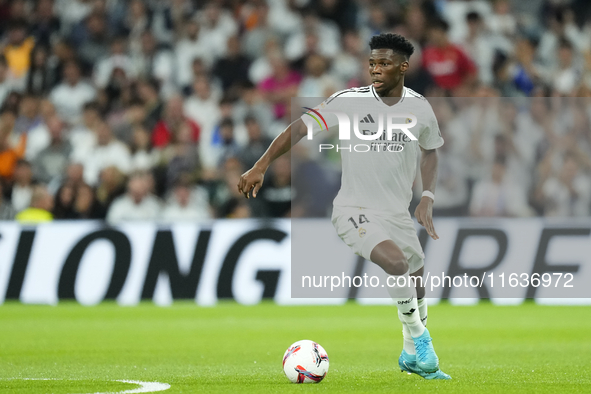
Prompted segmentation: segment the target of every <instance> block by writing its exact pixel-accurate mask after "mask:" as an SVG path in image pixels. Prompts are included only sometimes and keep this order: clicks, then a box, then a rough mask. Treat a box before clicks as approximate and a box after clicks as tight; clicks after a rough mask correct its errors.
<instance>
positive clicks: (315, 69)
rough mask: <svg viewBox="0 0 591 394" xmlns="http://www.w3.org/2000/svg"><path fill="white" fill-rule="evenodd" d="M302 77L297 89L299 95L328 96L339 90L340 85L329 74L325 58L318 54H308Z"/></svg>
mask: <svg viewBox="0 0 591 394" xmlns="http://www.w3.org/2000/svg"><path fill="white" fill-rule="evenodd" d="M305 70H306V72H305V74H304V79H303V80H302V82H301V84H300V88H299V91H298V96H299V97H329V96H331V95H332V94H333V93H334V92H336V91H338V90H341V88H342V86H341V85H340V84H339V82H338V81H337V80H336V78H334V77H333V76H332V75H330V74H329V73H328V72H327V71H328V63H327V61H326V59H325V58H324V57H322V56H320V55H310V56H308V58H307V59H306V65H305Z"/></svg>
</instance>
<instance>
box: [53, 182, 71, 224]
mask: <svg viewBox="0 0 591 394" xmlns="http://www.w3.org/2000/svg"><path fill="white" fill-rule="evenodd" d="M75 197H76V189H75V188H74V185H72V184H71V183H64V184H63V185H62V186H61V187H60V188H59V189H58V190H57V193H56V194H55V206H54V207H53V218H54V219H74V218H75V215H74V210H73V206H74V199H75Z"/></svg>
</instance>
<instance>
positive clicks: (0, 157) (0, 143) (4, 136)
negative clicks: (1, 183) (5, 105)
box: [0, 109, 27, 181]
mask: <svg viewBox="0 0 591 394" xmlns="http://www.w3.org/2000/svg"><path fill="white" fill-rule="evenodd" d="M15 121H16V116H15V113H14V112H13V111H12V110H9V109H5V110H4V111H2V113H0V180H2V179H4V180H7V181H10V180H12V176H13V173H14V171H15V166H16V165H17V162H18V161H19V160H20V159H22V158H23V157H24V156H25V149H26V146H27V136H26V134H20V135H16V134H15V133H13V130H14V123H15Z"/></svg>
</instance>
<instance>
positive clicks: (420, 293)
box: [415, 281, 425, 298]
mask: <svg viewBox="0 0 591 394" xmlns="http://www.w3.org/2000/svg"><path fill="white" fill-rule="evenodd" d="M415 283H416V286H415V287H416V289H417V298H424V297H425V287H424V286H423V285H419V284H418V283H419V282H418V281H415Z"/></svg>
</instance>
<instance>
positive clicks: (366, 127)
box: [301, 85, 443, 216]
mask: <svg viewBox="0 0 591 394" xmlns="http://www.w3.org/2000/svg"><path fill="white" fill-rule="evenodd" d="M335 112H339V113H340V115H336V114H335ZM343 113H344V114H347V115H348V118H349V119H350V130H349V133H348V134H349V138H350V139H339V140H338V147H339V149H338V151H339V152H340V153H341V159H342V178H341V189H340V190H339V192H338V194H337V196H336V198H335V199H334V202H333V204H334V206H335V207H355V208H367V209H374V210H379V211H382V212H384V214H388V215H395V216H398V215H405V216H407V215H408V207H409V205H410V201H411V199H412V184H413V182H414V179H415V177H416V172H417V167H418V156H419V153H420V148H419V147H422V148H423V149H428V150H429V149H435V148H439V147H440V146H442V145H443V138H442V137H441V132H440V131H439V126H438V124H437V119H436V118H435V114H434V113H433V109H432V108H431V105H430V104H429V102H428V101H427V100H426V99H425V98H424V97H423V96H421V95H420V94H418V93H416V92H414V91H413V90H411V89H409V88H406V87H404V88H403V94H402V97H401V99H400V100H399V101H398V103H396V104H394V105H392V106H389V105H387V104H385V103H384V102H383V101H382V99H381V98H380V97H379V96H378V94H377V93H376V91H375V90H374V88H373V86H372V85H370V86H366V87H361V88H353V89H347V90H342V91H340V92H337V93H335V94H333V95H332V96H331V97H329V98H328V99H326V100H325V101H324V102H323V103H322V104H320V105H318V106H316V107H315V108H314V109H313V111H308V113H304V115H302V117H301V119H302V120H303V121H304V122H305V123H306V124H307V125H311V126H309V127H313V130H312V131H313V133H314V138H313V139H314V140H317V141H318V143H319V144H320V143H321V138H320V137H321V135H318V134H319V133H320V132H321V131H324V130H326V129H327V128H328V130H329V131H339V132H342V131H343V130H340V128H339V116H340V118H341V120H342V119H343V116H342V114H343ZM311 115H314V117H316V119H318V121H316V119H314V120H311V118H312V117H311ZM355 121H357V124H355V123H356V122H355ZM391 124H395V125H399V126H400V125H409V126H411V127H409V128H407V129H406V130H407V131H408V133H409V134H412V136H414V137H415V138H414V139H413V138H411V137H410V136H409V135H408V134H406V133H405V132H404V131H403V130H402V128H403V127H399V128H395V127H391ZM380 126H381V128H382V135H381V136H380V137H379V138H378V139H375V140H368V139H367V138H370V137H368V136H371V135H372V134H375V133H377V132H378V130H379V127H380ZM388 129H390V130H391V135H390V138H388V135H387V132H386V130H388ZM356 131H357V132H356ZM360 136H361V137H364V138H365V139H364V138H361V137H360ZM335 144H336V143H335ZM335 149H336V146H335Z"/></svg>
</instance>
